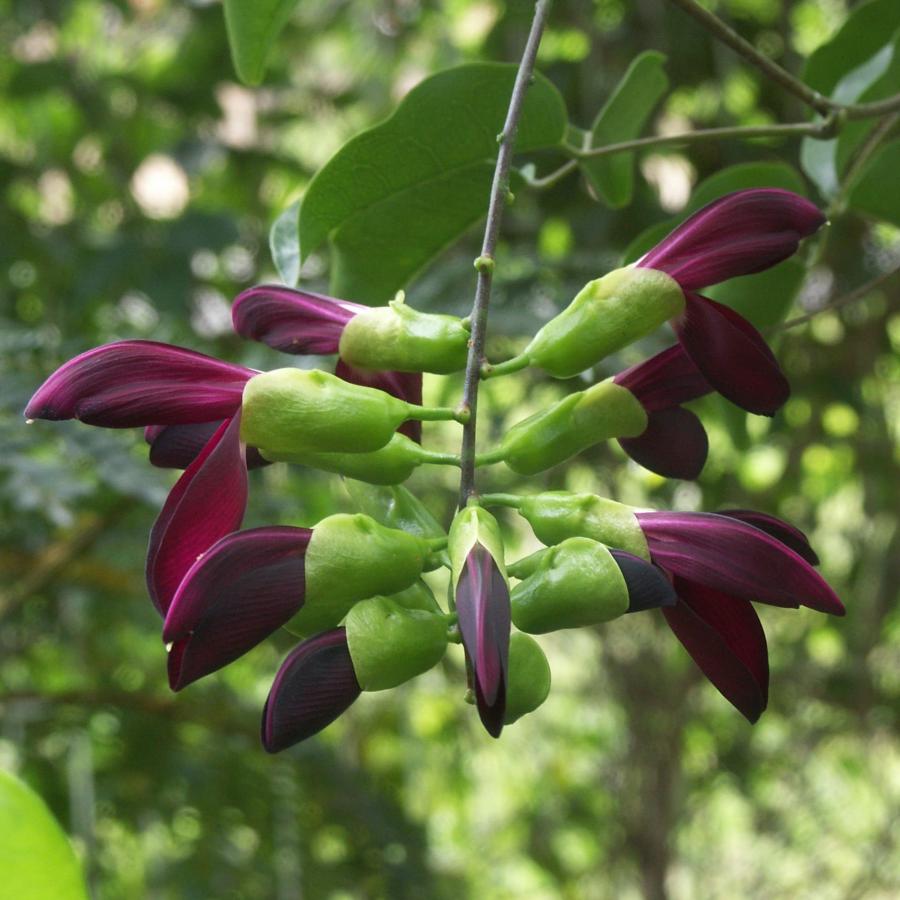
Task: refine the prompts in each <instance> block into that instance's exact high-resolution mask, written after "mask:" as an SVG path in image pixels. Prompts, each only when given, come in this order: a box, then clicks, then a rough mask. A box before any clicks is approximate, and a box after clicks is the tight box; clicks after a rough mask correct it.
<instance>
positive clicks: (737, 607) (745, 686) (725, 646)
mask: <svg viewBox="0 0 900 900" xmlns="http://www.w3.org/2000/svg"><path fill="white" fill-rule="evenodd" d="M675 589H676V590H677V592H678V595H679V597H680V600H681V602H679V603H678V604H677V605H675V606H672V607H667V608H666V609H664V610H663V614H664V615H665V617H666V621H667V622H668V623H669V627H670V628H671V629H672V631H673V632H674V633H675V636H676V637H677V638H678V640H679V641H681V643H682V644H683V645H684V648H685V649H686V650H687V651H688V653H690V655H691V656H692V657H693V659H694V662H696V663H697V665H698V666H699V668H700V670H701V671H702V672H703V674H704V675H706V677H707V678H708V679H709V680H710V681H711V682H712V683H713V684H714V685H715V686H716V688H718V690H719V692H720V693H721V694H722V695H723V696H724V697H725V698H726V699H727V700H728V701H729V702H731V703H732V704H733V705H734V706H736V707H737V709H738V710H740V712H741V713H743V715H744V716H746V717H747V719H749V720H750V721H751V722H755V721H756V720H757V719H758V718H759V717H760V715H761V714H762V712H763V710H764V709H765V708H766V705H767V703H768V699H769V657H768V650H767V647H766V635H765V632H763V628H762V625H761V624H760V621H759V617H758V616H757V615H756V612H755V610H754V609H753V607H752V606H751V605H750V604H749V603H748V602H747V601H746V600H740V599H738V598H736V597H731V596H729V595H728V594H723V593H720V592H719V591H715V590H712V589H710V588H705V587H701V586H700V585H697V584H689V583H686V582H684V581H682V580H681V579H676V581H675Z"/></svg>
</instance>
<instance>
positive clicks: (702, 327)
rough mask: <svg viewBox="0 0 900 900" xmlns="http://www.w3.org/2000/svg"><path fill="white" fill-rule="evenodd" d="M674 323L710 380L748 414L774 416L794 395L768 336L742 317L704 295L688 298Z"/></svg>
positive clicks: (679, 337) (690, 295)
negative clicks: (767, 339)
mask: <svg viewBox="0 0 900 900" xmlns="http://www.w3.org/2000/svg"><path fill="white" fill-rule="evenodd" d="M686 299H687V302H686V304H685V307H684V312H683V313H682V314H681V315H680V316H679V317H678V318H677V319H675V320H674V321H673V325H674V328H675V332H676V334H677V335H678V340H679V341H681V343H682V344H683V345H684V348H685V350H687V352H688V354H689V355H690V357H691V359H692V360H693V361H694V362H695V363H696V364H697V368H698V369H700V371H701V372H702V373H703V375H704V376H705V377H706V379H707V381H709V383H710V384H711V385H712V386H713V387H714V388H715V389H716V390H717V391H718V392H719V393H720V394H721V395H722V396H723V397H725V398H726V399H728V400H730V401H731V402H732V403H735V404H736V405H737V406H740V407H741V408H742V409H746V410H747V412H751V413H757V414H758V415H763V416H773V415H775V413H776V412H777V411H778V410H779V409H780V408H781V407H782V406H783V405H784V403H785V401H786V400H787V399H788V397H789V396H790V393H791V388H790V385H789V384H788V381H787V379H786V378H785V377H784V372H782V371H781V367H780V366H779V365H778V361H777V360H776V359H775V356H774V355H773V353H772V351H771V350H770V349H769V346H768V345H767V344H766V342H765V340H764V339H763V336H762V335H761V334H760V333H759V332H758V331H757V330H756V329H755V328H754V327H753V326H752V325H751V324H750V323H749V322H748V321H747V320H746V319H745V318H744V317H743V316H741V315H739V314H738V313H736V312H735V311H734V310H733V309H731V308H729V307H727V306H725V305H724V304H722V303H716V302H715V301H714V300H710V299H709V298H708V297H701V296H700V294H687V295H686Z"/></svg>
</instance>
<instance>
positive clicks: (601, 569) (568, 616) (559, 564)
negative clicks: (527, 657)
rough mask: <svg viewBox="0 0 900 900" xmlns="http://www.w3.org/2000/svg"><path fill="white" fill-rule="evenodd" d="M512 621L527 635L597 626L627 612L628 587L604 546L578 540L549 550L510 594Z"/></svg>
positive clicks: (574, 539) (566, 541)
mask: <svg viewBox="0 0 900 900" xmlns="http://www.w3.org/2000/svg"><path fill="white" fill-rule="evenodd" d="M510 603H511V604H512V620H513V623H514V624H515V626H516V628H519V629H520V630H522V631H525V632H528V633H529V634H546V633H547V632H549V631H559V630H560V629H563V628H583V627H585V626H588V625H599V624H600V623H601V622H608V621H609V620H610V619H615V618H617V617H618V616H621V615H622V614H623V613H625V612H627V610H628V586H627V585H626V584H625V578H624V577H623V575H622V572H621V571H620V569H619V567H618V566H617V565H616V561H615V559H613V556H612V554H611V553H610V552H609V550H608V549H607V548H606V547H604V546H603V544H600V543H598V542H597V541H592V540H590V538H584V537H575V538H569V539H568V540H565V541H563V542H562V543H561V544H559V545H557V546H555V547H550V548H549V549H548V550H546V551H545V552H544V553H542V554H541V556H540V561H539V562H538V565H537V567H536V568H535V570H534V571H533V572H532V574H530V575H529V576H528V577H527V578H526V579H525V580H524V581H522V582H520V583H519V584H517V585H516V586H515V587H514V588H513V589H512V592H511V593H510Z"/></svg>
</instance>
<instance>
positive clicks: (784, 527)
mask: <svg viewBox="0 0 900 900" xmlns="http://www.w3.org/2000/svg"><path fill="white" fill-rule="evenodd" d="M719 515H720V516H728V517H729V518H731V519H739V520H740V521H741V522H746V523H747V524H748V525H753V526H755V527H756V528H760V529H762V530H763V531H765V532H766V533H767V534H771V535H772V537H774V538H777V539H778V540H779V541H781V543H782V544H786V545H787V546H788V547H790V548H791V550H793V551H794V553H798V554H799V555H800V556H802V557H803V558H804V559H805V560H806V561H807V562H808V563H809V564H810V565H812V566H817V565H818V564H819V556H818V554H817V553H816V551H815V550H813V548H812V547H810V545H809V539H808V538H807V537H806V535H805V534H804V533H803V532H802V531H801V530H800V529H799V528H795V527H794V526H793V525H790V524H788V523H787V522H785V521H783V520H782V519H777V518H775V516H770V515H767V514H766V513H761V512H756V510H753V509H720V510H719Z"/></svg>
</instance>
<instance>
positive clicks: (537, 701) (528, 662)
mask: <svg viewBox="0 0 900 900" xmlns="http://www.w3.org/2000/svg"><path fill="white" fill-rule="evenodd" d="M549 693H550V664H549V663H548V662H547V657H546V656H544V651H543V650H541V648H540V645H539V644H538V642H537V641H536V640H535V639H534V638H531V637H529V636H528V635H527V634H522V633H521V632H519V631H514V632H513V633H512V634H511V635H510V636H509V684H507V686H506V710H505V712H504V715H503V722H504V724H506V725H512V723H513V722H516V721H517V720H519V719H521V718H522V716H524V715H526V714H527V713H530V712H534V710H536V709H537V708H538V707H539V706H540V705H541V704H542V703H543V702H544V701H545V700H546V699H547V695H548V694H549Z"/></svg>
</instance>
